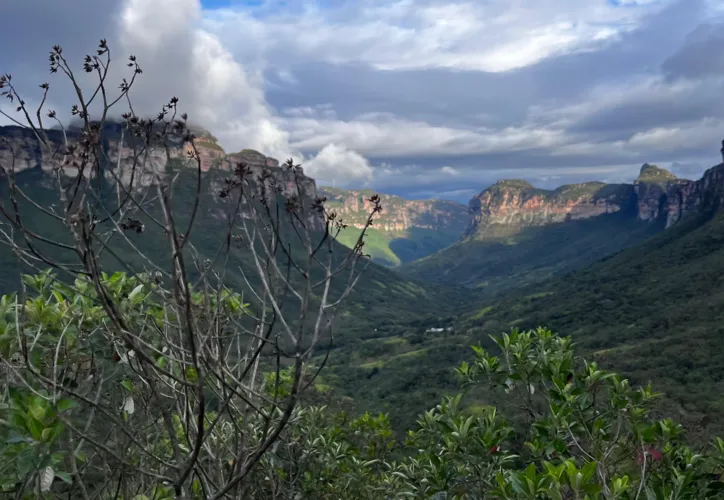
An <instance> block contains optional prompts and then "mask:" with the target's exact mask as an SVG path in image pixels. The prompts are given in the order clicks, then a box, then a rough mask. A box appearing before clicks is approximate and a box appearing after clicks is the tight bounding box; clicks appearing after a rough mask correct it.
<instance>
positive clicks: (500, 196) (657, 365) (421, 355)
mask: <svg viewBox="0 0 724 500" xmlns="http://www.w3.org/2000/svg"><path fill="white" fill-rule="evenodd" d="M196 133H197V134H199V137H200V140H199V141H198V144H197V145H196V148H197V151H198V154H199V157H200V160H201V168H202V170H203V171H204V176H203V179H204V181H203V187H202V191H203V192H204V193H205V194H204V195H203V197H202V202H201V212H202V214H203V224H201V225H200V226H199V228H198V229H197V230H196V232H195V233H194V235H193V241H194V242H196V243H195V244H196V245H197V248H198V250H199V251H200V252H201V253H202V254H205V255H213V254H214V253H215V252H217V248H216V244H213V243H212V242H214V235H216V234H218V232H219V231H222V230H223V224H222V221H221V219H220V218H219V217H218V216H217V215H215V214H220V213H221V212H222V211H223V210H224V208H223V207H224V204H223V203H222V202H221V200H219V198H218V197H217V196H216V195H215V192H216V191H217V190H218V189H219V187H220V186H221V185H223V182H224V178H225V177H226V176H227V175H228V173H229V172H230V171H231V170H232V169H233V164H234V163H235V162H239V161H241V162H244V163H245V164H248V165H250V166H251V167H252V168H254V169H256V171H257V172H258V174H259V175H261V174H262V173H265V172H266V173H268V174H270V175H272V176H274V177H275V178H276V179H277V181H276V182H277V183H278V185H279V186H280V187H281V193H282V194H283V195H285V196H291V195H293V194H294V192H293V191H292V178H291V177H289V174H288V173H286V171H285V170H284V168H283V167H282V166H280V165H279V162H278V161H277V160H275V159H273V158H267V157H265V156H264V155H262V154H261V153H258V152H256V151H252V150H242V151H240V152H238V153H232V154H227V153H226V152H224V150H223V149H222V148H221V147H220V146H219V145H218V143H217V142H216V140H215V139H214V138H213V136H211V135H210V134H208V133H206V132H204V131H203V130H197V131H196ZM113 134H116V132H113V131H112V130H111V133H110V134H109V139H108V142H107V147H108V150H109V152H110V154H109V156H110V157H111V159H114V158H115V157H116V156H114V155H122V154H123V149H124V147H123V145H122V144H121V143H120V140H121V138H120V136H118V135H115V136H114V135H113ZM0 137H5V138H6V139H7V140H8V141H11V142H10V144H11V145H12V146H13V148H14V149H15V150H20V151H22V154H21V155H20V158H21V161H20V162H19V163H18V167H17V172H16V177H15V182H16V183H17V185H18V186H20V187H21V188H22V189H24V190H25V193H26V194H27V195H28V196H29V197H30V198H32V199H35V200H41V201H42V200H52V199H53V197H54V194H53V191H52V189H51V188H50V185H51V182H50V179H49V177H48V176H49V170H48V169H47V168H46V163H47V160H46V159H44V158H43V157H42V156H40V155H37V154H35V153H34V152H35V151H38V150H39V148H37V147H36V146H33V138H32V137H30V136H29V135H28V134H27V133H26V132H23V131H21V130H18V129H17V128H13V127H5V128H0ZM113 137H115V139H113ZM6 144H7V142H6ZM175 151H176V153H173V154H175V155H176V156H175V157H174V159H173V161H172V163H173V167H172V168H173V171H175V172H177V175H178V176H179V177H178V179H179V180H178V182H177V184H176V188H175V189H176V194H175V195H174V196H175V197H177V198H179V199H181V200H183V199H184V198H185V197H187V196H190V192H189V189H190V187H191V184H192V183H193V172H192V170H190V169H188V168H187V167H184V163H183V162H184V160H183V159H182V156H183V153H184V151H185V150H184V148H183V147H182V145H181V144H180V143H179V144H178V145H177V146H176V150H175ZM8 154H9V149H7V148H6V149H3V148H2V147H0V158H2V159H5V161H7V159H8ZM154 161H155V163H153V165H154V168H156V169H160V170H163V169H164V168H167V167H164V166H163V164H162V161H161V159H160V158H159V159H156V160H154ZM265 175H266V174H265ZM302 176H303V177H302V178H301V179H300V184H299V185H300V186H303V189H304V192H303V196H305V197H306V198H307V199H314V198H316V197H318V196H323V197H326V198H327V201H326V204H327V207H328V208H329V209H330V210H334V211H336V212H337V213H339V214H340V217H341V219H342V221H343V222H344V223H345V224H346V225H347V228H346V229H343V230H342V231H341V232H340V234H339V243H341V245H347V246H348V247H351V246H353V245H354V242H355V241H356V238H357V235H358V234H359V231H360V227H362V226H363V225H364V220H365V219H364V215H363V214H365V213H366V211H368V210H369V208H370V206H371V203H370V201H369V198H370V197H371V196H372V195H373V194H374V193H373V192H372V191H364V190H363V191H354V190H341V189H333V188H321V189H320V188H317V187H316V183H315V181H314V180H313V179H311V178H308V177H306V176H304V175H303V174H302ZM184 179H185V180H184ZM285 190H286V191H285ZM4 196H5V195H4ZM722 199H724V166H717V167H714V168H712V169H710V170H708V171H707V172H706V174H705V175H704V177H703V178H702V179H700V180H696V181H691V180H684V179H678V178H676V177H675V176H673V174H670V173H669V172H667V171H666V170H664V169H661V168H659V167H656V166H653V165H649V164H646V165H644V166H643V167H641V171H640V174H639V177H638V178H637V180H636V181H635V182H634V183H633V184H615V185H607V184H604V183H600V182H591V183H584V184H576V185H566V186H561V187H560V188H558V189H555V190H550V191H546V190H543V189H538V188H535V187H534V186H532V185H531V184H529V183H527V182H525V181H521V180H502V181H499V182H498V183H496V184H494V185H492V186H490V187H488V188H486V189H484V190H483V191H481V193H480V194H479V195H477V196H476V197H474V198H473V199H472V200H471V202H470V204H469V207H468V208H466V207H464V206H462V205H459V204H456V203H453V202H445V201H439V200H428V201H407V200H404V199H402V198H399V197H396V196H390V195H384V194H383V195H381V202H382V207H383V208H382V211H381V213H380V215H379V216H378V217H376V218H375V221H374V224H373V226H372V230H371V231H370V232H369V233H368V234H367V237H366V239H365V241H366V245H365V247H364V252H365V253H368V254H370V256H371V259H372V263H371V265H369V266H368V267H367V269H366V270H365V271H364V273H363V275H362V277H361V281H360V282H359V284H358V286H357V287H356V288H355V289H354V291H353V292H352V294H351V295H350V298H349V303H348V305H347V307H346V308H345V311H344V313H343V314H342V315H341V316H340V317H339V319H338V325H337V327H336V334H335V337H334V342H333V344H332V345H331V347H332V349H333V351H332V355H331V356H330V357H329V359H328V360H326V361H325V363H326V369H325V371H323V372H322V374H321V375H320V376H319V380H318V383H319V386H320V387H324V388H325V391H332V393H330V394H338V395H344V396H346V397H349V398H351V399H350V400H349V403H350V404H352V405H353V407H358V408H367V409H373V410H379V411H385V412H389V413H390V415H391V417H392V421H393V426H394V427H395V428H396V429H404V428H409V427H410V426H411V425H412V424H413V423H414V419H415V418H416V416H417V415H418V414H419V412H420V411H422V410H423V409H424V408H426V407H427V406H428V405H429V404H430V401H431V400H434V399H436V398H438V397H439V396H440V395H441V394H444V393H447V392H450V391H454V390H455V388H456V387H457V386H458V381H457V379H456V377H455V376H454V374H453V372H452V371H451V367H452V366H455V365H456V364H458V363H459V362H461V361H463V360H465V359H466V358H468V357H469V355H470V347H469V346H470V345H471V344H473V343H475V342H482V343H483V344H484V345H486V344H487V343H488V336H489V335H496V334H498V333H500V332H501V331H506V330H508V329H509V328H511V327H517V328H523V329H528V328H534V327H536V326H539V325H545V326H547V327H549V328H552V329H554V330H555V331H558V332H560V333H562V334H565V335H572V336H573V338H574V339H575V340H576V342H578V343H579V345H580V346H581V348H583V349H584V353H586V354H590V355H592V356H594V357H595V359H600V360H601V363H602V364H603V365H604V366H607V367H611V368H614V369H617V370H620V371H622V372H623V373H625V374H627V375H629V376H631V377H633V379H634V380H635V381H636V382H637V383H646V382H648V381H649V380H651V381H653V382H655V384H656V386H657V387H661V388H662V390H664V391H665V392H666V401H667V402H673V403H672V404H675V405H676V406H675V407H676V408H677V412H678V413H681V414H683V415H685V416H686V418H687V419H689V420H692V419H693V421H694V422H695V427H696V428H697V429H706V430H704V431H702V433H703V434H706V433H707V432H709V431H710V430H711V429H710V427H711V426H712V425H713V426H714V427H713V428H715V429H717V430H718V427H716V425H714V424H712V422H715V421H716V418H715V415H719V414H722V415H724V406H722V404H721V403H720V402H719V401H717V400H714V401H710V400H707V399H706V398H704V397H703V395H704V393H705V392H706V391H707V390H709V389H710V387H711V386H710V381H711V380H719V379H720V378H721V377H722V376H724V367H720V366H719V362H718V361H717V359H718V358H717V356H718V353H720V352H721V351H722V349H724V345H720V344H719V343H718V338H719V336H720V334H719V333H718V332H719V330H720V329H721V328H720V327H719V326H718V325H719V323H720V321H721V319H722V318H720V314H719V312H718V311H719V310H720V308H719V306H720V305H724V295H722V294H720V293H719V290H718V287H719V285H721V284H722V283H723V282H722V280H721V279H720V276H722V271H724V268H722V266H724V255H720V253H721V248H722V246H721V243H722V241H724V240H722V238H724V225H722V224H723V222H722V221H723V220H724V219H722V216H721V214H720V213H719V212H718V207H719V206H720V203H721V201H722ZM178 208H179V209H180V216H181V217H182V220H183V218H184V217H188V214H186V215H184V213H185V212H184V206H183V203H182V204H181V205H179V207H178ZM26 209H29V210H31V211H32V210H34V208H33V207H32V206H28V207H26ZM44 217H45V216H44V215H42V214H41V213H37V216H33V217H31V218H30V219H29V220H30V227H31V228H33V229H34V230H37V231H42V230H44V229H45V230H47V229H48V228H49V227H50V226H46V223H47V222H44V220H46V219H47V217H45V219H44ZM134 244H135V245H137V246H138V248H140V249H142V250H143V251H144V252H145V253H146V255H147V256H148V257H150V258H152V259H153V260H157V259H163V255H162V254H158V253H156V252H157V250H156V249H157V247H159V246H160V245H159V240H157V239H156V236H154V235H153V234H144V236H143V238H134ZM118 245H120V246H119V247H118V252H120V253H122V252H123V250H122V249H123V248H124V247H125V244H124V243H123V242H122V241H121V242H118ZM341 245H339V251H340V252H341V253H344V250H342V249H343V247H342V246H341ZM39 248H41V249H42V248H43V247H42V245H40V247H39ZM129 250H130V248H129ZM230 258H231V259H232V261H233V262H235V263H236V264H235V265H237V266H240V269H241V270H245V273H248V272H249V270H250V269H251V268H250V267H249V266H250V264H251V262H250V261H249V259H248V256H247V255H245V253H244V252H243V251H241V250H232V253H231V254H230ZM105 262H106V263H105V265H106V266H107V267H108V268H114V267H116V266H117V265H118V263H117V262H116V261H114V259H111V258H110V257H107V258H106V261H105ZM0 263H1V264H2V268H3V269H6V270H13V269H15V268H16V259H15V257H14V256H13V255H12V253H10V252H9V251H7V250H6V249H4V247H3V251H1V252H0ZM380 264H381V265H380ZM136 265H139V266H140V267H139V268H138V269H139V271H140V270H142V268H143V266H142V263H140V262H138V263H136ZM391 267H396V269H394V268H391ZM242 276H243V274H239V273H237V272H234V271H232V272H229V273H228V274H227V276H226V280H227V282H228V283H229V284H230V285H231V286H239V287H242V286H243V283H244V282H243V278H242ZM17 280H18V275H17V272H7V271H6V272H4V273H2V275H0V285H2V289H3V291H6V292H7V291H11V290H13V289H15V288H17V286H18V281H17ZM723 310H724V309H723ZM684 345H687V346H688V349H686V350H685V349H683V348H682V347H683V346H684ZM674 352H677V354H676V355H674V354H673V353H674ZM320 356H321V357H319V358H318V360H317V361H318V362H322V360H323V359H324V358H325V357H326V354H323V353H320ZM682 370H683V371H682ZM720 372H721V375H718V374H719V373H720ZM712 377H713V379H712ZM486 397H487V396H485V395H484V394H483V395H477V396H473V397H471V399H470V400H469V401H468V404H470V405H473V406H474V405H476V404H479V403H480V402H484V401H485V400H486ZM697 419H698V420H697Z"/></svg>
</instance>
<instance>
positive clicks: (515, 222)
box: [465, 163, 724, 239]
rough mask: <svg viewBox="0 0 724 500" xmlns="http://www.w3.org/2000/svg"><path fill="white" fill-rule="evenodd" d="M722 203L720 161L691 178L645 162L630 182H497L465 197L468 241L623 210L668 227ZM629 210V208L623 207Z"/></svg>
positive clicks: (723, 174)
mask: <svg viewBox="0 0 724 500" xmlns="http://www.w3.org/2000/svg"><path fill="white" fill-rule="evenodd" d="M722 203H724V163H722V164H720V165H717V166H715V167H712V168H710V169H709V170H707V171H706V172H705V173H704V175H703V177H702V178H701V179H699V180H697V181H692V180H688V179H679V178H677V177H676V176H675V175H674V174H672V173H671V172H669V171H668V170H665V169H663V168H660V167H657V166H656V165H650V164H648V163H646V164H644V165H643V166H642V167H641V171H640V173H639V176H638V178H637V179H636V180H635V181H634V183H633V185H631V184H604V183H602V182H587V183H584V184H571V185H566V186H561V187H559V188H558V189H555V190H545V189H538V188H535V187H534V186H532V185H531V184H529V183H528V182H526V181H523V180H503V181H499V182H497V183H496V184H494V185H492V186H490V187H489V188H487V189H485V190H484V191H483V192H481V193H480V194H479V195H477V196H476V197H474V198H473V199H472V200H471V201H470V204H469V206H470V212H471V214H472V217H473V219H472V222H471V224H470V227H469V228H468V229H467V231H466V233H465V237H466V238H470V239H490V238H501V237H508V236H513V235H515V234H517V233H519V232H520V231H521V230H523V229H524V228H527V227H535V226H546V225H549V224H554V223H559V222H564V221H567V220H575V219H587V218H592V217H597V216H599V215H603V214H610V213H615V212H619V211H621V210H627V213H631V216H632V217H634V216H635V217H637V218H638V219H639V220H641V221H649V222H657V221H658V222H661V223H662V224H663V226H664V227H666V228H668V227H670V226H672V225H673V224H675V223H677V222H678V221H679V220H681V218H682V217H684V216H686V215H688V214H690V213H694V212H696V211H698V210H703V209H716V208H718V207H720V206H721V205H722ZM629 209H630V212H628V210H629Z"/></svg>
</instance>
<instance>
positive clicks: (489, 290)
mask: <svg viewBox="0 0 724 500" xmlns="http://www.w3.org/2000/svg"><path fill="white" fill-rule="evenodd" d="M662 229H663V227H662V225H661V224H657V223H648V222H642V221H639V220H637V219H636V217H635V215H633V214H632V212H631V211H629V210H624V211H622V212H619V213H615V214H606V215H601V216H598V217H594V218H591V219H581V220H575V221H568V222H565V223H558V224H551V225H548V226H544V227H531V228H526V229H524V230H522V231H521V232H520V233H519V234H517V235H516V236H515V237H512V238H508V239H506V240H502V241H500V240H492V241H491V240H484V241H476V240H465V241H462V242H460V243H457V244H455V245H453V246H451V247H448V248H446V249H444V250H442V251H440V252H437V253H435V254H433V255H430V256H429V257H426V258H424V259H421V260H419V261H416V262H413V263H411V264H408V265H406V266H403V267H402V268H401V269H400V270H401V272H402V273H403V274H404V275H406V276H409V277H410V278H414V279H419V280H425V281H429V282H433V283H439V284H443V285H448V286H453V285H462V286H467V287H471V288H475V289H476V291H479V292H481V293H482V294H483V295H490V294H496V293H499V292H501V291H505V290H511V289H515V288H520V287H523V286H525V285H529V284H533V283H537V282H540V281H542V280H544V279H547V278H550V277H551V276H555V275H557V274H560V273H565V272H568V271H572V270H575V269H579V268H582V267H584V266H586V265H589V264H591V263H593V262H595V261H597V260H599V259H602V258H605V257H607V256H609V255H612V254H614V253H616V252H618V251H620V250H622V249H624V248H627V247H631V246H634V245H636V244H638V243H641V242H642V241H644V240H645V239H646V238H648V237H650V236H651V235H653V234H655V233H656V232H658V231H660V230H662Z"/></svg>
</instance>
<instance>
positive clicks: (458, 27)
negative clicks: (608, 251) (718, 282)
mask: <svg viewBox="0 0 724 500" xmlns="http://www.w3.org/2000/svg"><path fill="white" fill-rule="evenodd" d="M29 27H32V29H29ZM101 37H104V38H106V39H108V42H109V44H110V46H111V50H112V56H113V61H114V62H113V64H114V72H113V73H112V76H113V77H114V78H117V79H118V81H120V78H121V77H122V76H125V73H124V71H125V70H127V68H125V62H126V61H125V58H126V57H127V55H128V54H134V55H136V56H137V58H138V61H139V63H140V65H141V67H142V68H143V74H142V75H141V76H142V78H141V79H140V80H139V83H138V86H136V87H135V88H134V89H133V92H132V94H131V96H132V99H133V102H134V109H135V110H136V111H137V112H139V113H154V114H155V113H156V112H157V111H158V110H159V108H160V107H161V105H162V104H163V103H165V102H167V101H168V99H169V98H170V97H171V96H173V95H175V96H177V97H179V99H180V104H179V105H180V108H181V109H182V110H184V111H187V112H188V114H189V117H190V120H191V121H193V122H194V123H196V124H198V125H200V126H202V127H204V128H206V129H208V130H209V131H210V132H212V133H213V134H214V135H215V136H216V137H217V138H218V139H219V141H220V143H221V145H222V146H223V147H224V148H225V149H226V150H227V151H229V152H231V151H237V150H240V149H243V148H253V149H257V150H259V151H262V152H263V153H265V154H267V155H270V156H274V157H276V158H279V159H280V160H284V159H286V158H288V157H292V158H294V159H295V160H297V161H299V162H301V163H302V164H303V166H304V168H305V172H307V173H308V174H309V175H311V176H313V177H314V178H315V179H317V182H318V184H319V185H334V186H338V187H348V188H361V187H365V188H372V189H376V190H378V191H380V192H387V193H393V194H399V195H402V196H405V197H408V198H429V197H438V198H444V199H454V200H458V201H461V202H467V200H469V199H470V198H471V197H472V196H473V195H474V194H476V193H477V192H479V191H481V190H482V189H484V188H485V187H486V186H488V185H490V184H491V183H493V182H495V181H496V180H498V179H502V178H522V179H526V180H528V181H529V182H531V183H533V184H534V185H536V186H539V187H546V188H552V187H556V186H558V185H561V184H567V183H575V182H583V181H588V180H601V181H605V182H631V181H632V180H633V179H635V177H636V175H637V174H638V170H639V169H640V167H641V165H642V164H643V163H645V162H648V163H655V164H657V165H660V166H663V167H665V168H669V169H671V170H672V171H673V172H674V173H676V174H677V175H679V176H682V177H688V178H698V177H699V176H700V175H701V174H702V172H703V171H704V170H705V169H706V168H709V167H711V166H712V165H714V164H716V163H718V162H720V161H721V157H720V154H719V148H720V145H721V140H722V139H724V50H723V49H724V0H535V1H533V0H475V1H464V0H316V1H315V0H64V1H63V2H47V0H4V1H3V15H2V17H0V46H2V47H6V48H7V47H13V49H11V50H7V49H4V50H3V54H2V56H0V72H3V73H11V74H12V75H13V82H14V83H15V84H16V85H17V86H18V88H19V89H20V90H21V92H22V93H23V95H24V96H27V97H24V98H25V100H26V102H28V103H31V104H32V103H37V102H38V99H39V97H40V93H39V92H40V89H39V88H38V84H39V83H42V82H44V81H49V82H50V83H51V86H52V87H51V94H50V98H49V101H48V106H49V107H53V108H54V109H56V110H57V111H58V114H59V115H60V116H63V117H67V115H68V110H69V109H70V106H71V105H72V104H73V93H72V91H71V89H70V88H69V87H68V86H67V85H64V84H63V82H62V81H60V78H58V76H57V75H50V74H49V73H48V66H47V52H48V50H49V48H50V47H51V46H52V45H54V44H59V45H61V46H62V47H63V48H64V54H66V55H67V56H68V57H69V59H70V60H71V61H75V62H77V67H78V68H79V69H80V67H81V66H82V56H83V55H84V54H85V53H87V52H91V51H93V50H94V49H95V45H96V43H97V40H98V39H99V38H101ZM3 109H4V110H6V111H8V112H11V113H12V112H14V108H12V107H11V108H8V107H5V108H3ZM121 111H124V110H121ZM3 124H7V120H6V119H4V118H0V125H3Z"/></svg>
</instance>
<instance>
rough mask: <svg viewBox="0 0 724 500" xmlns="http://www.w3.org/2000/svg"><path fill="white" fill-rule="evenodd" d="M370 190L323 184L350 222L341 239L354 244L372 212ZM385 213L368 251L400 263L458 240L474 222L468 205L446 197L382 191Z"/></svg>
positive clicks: (376, 224)
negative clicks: (427, 197)
mask: <svg viewBox="0 0 724 500" xmlns="http://www.w3.org/2000/svg"><path fill="white" fill-rule="evenodd" d="M371 194H373V191H370V190H345V189H338V188H330V187H323V188H321V190H320V195H322V196H326V198H327V206H328V207H330V208H334V209H335V211H337V213H339V214H340V215H341V216H342V219H343V220H344V222H345V223H346V224H348V227H347V229H345V230H344V231H343V232H342V234H340V238H339V239H340V242H342V243H343V244H346V245H348V246H354V244H355V243H356V241H357V237H358V236H359V232H360V229H361V228H362V227H364V224H365V222H366V220H367V214H369V208H370V206H371V205H370V202H369V201H368V198H369V196H370V195H371ZM379 196H380V199H381V203H382V212H381V213H380V214H379V215H378V216H377V217H375V221H374V225H373V226H372V228H371V229H370V230H369V231H368V233H367V240H366V243H365V251H366V252H367V253H369V255H370V256H371V257H372V259H373V260H374V261H376V262H378V263H380V264H384V265H387V266H397V265H400V264H404V263H406V262H411V261H413V260H416V259H419V258H422V257H425V256H426V255H430V254H432V253H434V252H436V251H438V250H441V249H443V248H445V247H447V246H449V245H451V244H452V243H454V242H456V241H458V240H459V239H460V237H461V236H462V235H463V233H464V231H465V230H466V229H467V228H468V226H469V224H470V220H471V217H470V214H469V212H468V209H467V207H465V206H464V205H461V204H460V203H456V202H453V201H445V200H406V199H403V198H401V197H399V196H393V195H389V194H379Z"/></svg>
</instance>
